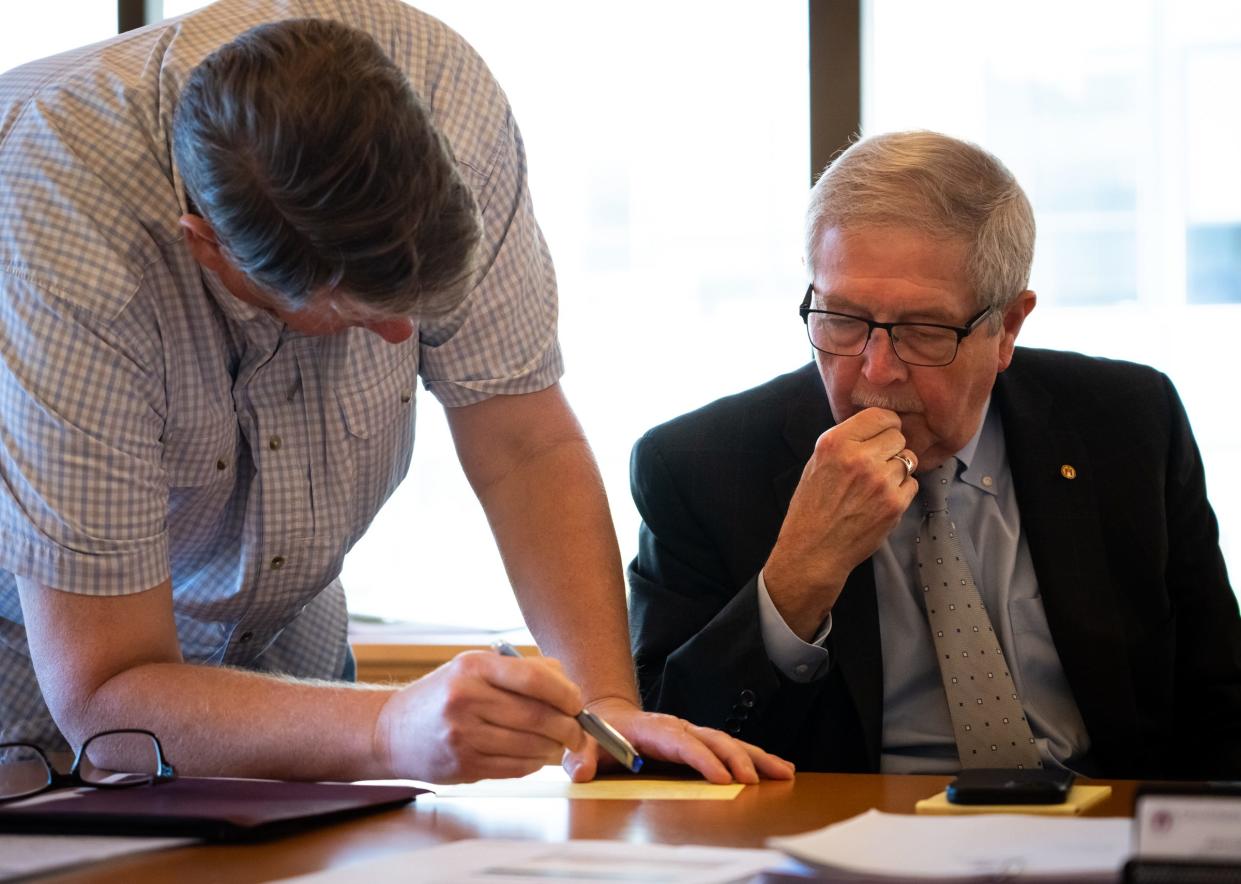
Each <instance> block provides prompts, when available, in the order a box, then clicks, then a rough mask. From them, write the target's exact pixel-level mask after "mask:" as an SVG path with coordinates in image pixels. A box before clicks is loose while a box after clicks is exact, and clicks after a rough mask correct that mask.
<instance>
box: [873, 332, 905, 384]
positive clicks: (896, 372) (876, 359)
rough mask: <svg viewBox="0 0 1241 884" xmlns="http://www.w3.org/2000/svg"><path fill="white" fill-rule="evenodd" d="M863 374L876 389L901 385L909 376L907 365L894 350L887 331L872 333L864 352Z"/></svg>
mask: <svg viewBox="0 0 1241 884" xmlns="http://www.w3.org/2000/svg"><path fill="white" fill-rule="evenodd" d="M862 374H863V375H864V376H865V377H866V380H868V381H869V382H870V383H871V384H873V385H875V386H876V387H882V386H885V385H887V384H895V383H899V382H900V381H903V380H905V379H906V378H907V377H908V376H909V372H908V369H907V367H906V365H905V363H904V362H902V361H901V360H900V357H899V356H897V355H896V351H895V350H893V349H892V336H891V335H890V334H889V333H888V332H887V331H886V330H885V329H881V328H877V329H874V330H872V331H871V333H870V338H869V340H867V342H866V349H865V350H863V351H862Z"/></svg>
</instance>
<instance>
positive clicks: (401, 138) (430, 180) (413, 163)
mask: <svg viewBox="0 0 1241 884" xmlns="http://www.w3.org/2000/svg"><path fill="white" fill-rule="evenodd" d="M173 155H174V158H175V160H176V164H177V168H178V169H179V171H180V173H181V177H182V179H183V180H184V182H185V189H186V192H187V195H188V196H189V199H190V201H191V204H192V205H191V211H192V212H196V213H197V214H200V215H201V216H202V217H203V218H204V219H205V220H206V221H207V222H208V223H209V224H210V225H211V227H212V229H213V230H214V231H215V234H216V237H217V239H218V241H219V243H220V245H221V247H222V249H223V251H224V253H225V255H226V256H227V257H228V258H229V259H230V260H231V261H232V262H233V263H234V264H235V265H236V267H237V269H239V270H240V271H241V272H242V273H244V274H245V275H246V276H247V277H248V278H249V279H250V280H251V281H253V282H254V283H255V284H257V285H258V286H259V287H260V288H261V289H263V290H265V291H267V292H270V293H272V294H274V295H276V296H277V297H279V298H280V299H281V300H283V301H284V302H285V303H286V304H287V305H288V306H290V307H292V308H294V309H296V308H298V307H301V306H304V305H305V304H306V303H307V302H308V301H309V300H310V298H311V297H312V296H314V295H315V294H317V293H318V292H320V291H321V290H325V289H327V290H338V291H340V292H342V293H343V294H344V295H346V296H347V297H349V298H352V299H353V300H354V301H355V302H357V303H360V304H365V305H367V306H370V307H374V308H376V309H377V310H380V311H382V312H385V313H391V314H397V315H404V314H410V313H415V312H421V313H435V312H442V311H445V310H450V309H452V308H453V307H454V306H456V305H457V304H458V303H460V301H461V299H462V298H463V297H464V295H465V292H466V291H467V289H468V286H469V285H470V283H471V282H472V279H473V277H474V271H475V269H476V268H475V263H476V258H475V255H476V253H477V251H478V244H479V241H480V239H481V237H482V231H481V225H480V222H479V217H478V208H477V206H476V204H475V201H474V197H473V195H472V194H471V193H470V189H469V187H468V186H467V185H466V184H465V182H464V181H463V180H462V178H461V176H460V174H459V173H458V171H457V167H456V163H455V162H454V160H453V156H452V150H451V148H450V147H449V145H448V143H447V141H446V140H445V139H444V138H443V136H442V135H440V133H439V132H438V131H437V130H436V129H435V127H434V125H432V123H431V120H430V117H429V116H428V114H427V111H426V109H425V108H424V107H423V104H422V102H421V101H420V100H419V99H418V97H417V96H416V95H415V94H414V92H413V90H412V89H411V88H410V85H409V81H408V79H407V78H406V77H405V75H404V74H403V73H402V72H401V70H400V69H399V68H398V67H397V66H396V65H395V64H393V63H392V62H391V60H389V59H388V58H387V57H386V56H385V55H384V53H383V51H382V50H381V49H380V47H379V45H378V44H377V43H376V42H375V40H374V39H373V38H372V37H371V36H370V35H368V34H366V33H364V32H362V31H359V30H356V29H354V28H351V27H348V26H346V25H343V24H339V23H336V22H331V21H322V20H318V19H293V20H289V21H281V22H275V23H272V24H266V25H260V26H259V27H256V28H253V29H252V30H249V31H247V32H246V33H244V34H242V35H241V36H239V37H237V38H236V39H235V40H233V41H232V42H231V43H228V44H227V45H225V46H222V47H221V48H219V49H217V50H216V51H215V52H213V53H212V54H211V55H209V56H208V57H207V58H206V59H205V60H204V61H203V62H202V63H201V64H199V65H198V66H197V67H195V68H194V70H193V71H192V72H191V73H190V76H189V78H188V80H187V81H186V83H185V87H184V89H183V90H182V93H181V97H180V100H179V102H178V104H177V109H176V114H175V117H174V120H173Z"/></svg>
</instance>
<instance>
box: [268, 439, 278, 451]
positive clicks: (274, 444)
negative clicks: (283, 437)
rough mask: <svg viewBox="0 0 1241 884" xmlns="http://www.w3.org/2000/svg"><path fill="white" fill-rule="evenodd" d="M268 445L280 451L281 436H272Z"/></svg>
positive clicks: (273, 449)
mask: <svg viewBox="0 0 1241 884" xmlns="http://www.w3.org/2000/svg"><path fill="white" fill-rule="evenodd" d="M267 447H268V448H270V449H271V450H272V451H279V450H280V437H279V436H272V437H271V438H270V439H268V440H267Z"/></svg>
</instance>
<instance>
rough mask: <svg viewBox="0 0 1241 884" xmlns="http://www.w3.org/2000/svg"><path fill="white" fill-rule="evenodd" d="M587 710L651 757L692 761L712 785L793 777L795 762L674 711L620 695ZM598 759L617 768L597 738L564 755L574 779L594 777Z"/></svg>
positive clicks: (579, 781)
mask: <svg viewBox="0 0 1241 884" xmlns="http://www.w3.org/2000/svg"><path fill="white" fill-rule="evenodd" d="M588 708H589V709H590V711H591V712H594V713H596V714H597V715H599V716H600V717H601V718H603V719H604V720H605V721H607V723H608V724H610V725H612V726H613V727H614V728H616V729H617V730H618V731H620V732H621V733H622V734H624V735H625V737H626V738H627V739H628V740H629V742H630V743H632V744H633V746H634V748H635V749H637V750H638V754H640V755H641V756H642V757H643V758H644V759H646V760H648V761H651V760H657V761H672V762H675V763H677V764H685V765H688V766H689V767H692V768H694V770H696V771H698V772H699V773H700V774H702V775H703V776H704V777H705V778H706V779H708V780H710V781H711V782H713V783H732V782H738V783H757V782H758V781H759V778H760V777H765V778H767V779H773V780H789V779H792V778H793V770H794V769H793V765H792V764H790V763H789V762H787V761H785V760H784V759H783V758H780V757H778V756H775V755H772V754H771V753H770V752H764V751H763V750H762V749H760V748H758V747H757V746H753V745H751V744H749V743H745V742H742V741H741V740H737V739H734V738H733V737H730V736H729V735H728V734H726V733H724V732H723V731H718V730H715V729H714V728H709V727H699V726H698V725H695V724H690V723H689V722H688V721H683V720H682V719H680V718H675V717H674V716H671V715H662V714H660V713H657V712H643V711H642V710H641V709H639V708H637V707H636V706H634V705H633V704H632V703H630V702H629V701H627V700H622V699H619V698H615V699H602V700H596V701H594V702H592V703H590V704H589V707H588ZM600 763H602V764H603V765H604V766H605V767H613V766H614V767H619V764H617V763H616V762H615V761H614V760H613V759H612V757H611V756H609V755H608V754H607V753H606V752H603V751H602V750H601V749H600V748H599V746H598V744H597V743H595V741H594V740H590V741H589V745H587V746H585V747H582V748H580V749H578V750H576V751H570V752H569V753H567V754H566V755H565V757H564V767H565V770H567V771H568V772H569V776H571V777H572V778H573V781H574V782H576V783H584V782H587V781H589V780H592V779H594V778H595V775H596V773H597V772H598V768H599V765H600Z"/></svg>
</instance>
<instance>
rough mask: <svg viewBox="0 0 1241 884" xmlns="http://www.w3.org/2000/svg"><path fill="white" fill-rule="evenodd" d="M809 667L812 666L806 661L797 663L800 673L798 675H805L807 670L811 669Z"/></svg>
mask: <svg viewBox="0 0 1241 884" xmlns="http://www.w3.org/2000/svg"><path fill="white" fill-rule="evenodd" d="M809 669H810V667H809V666H807V665H806V664H805V663H799V664H798V665H797V674H798V675H805V674H806V672H807V670H809Z"/></svg>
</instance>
